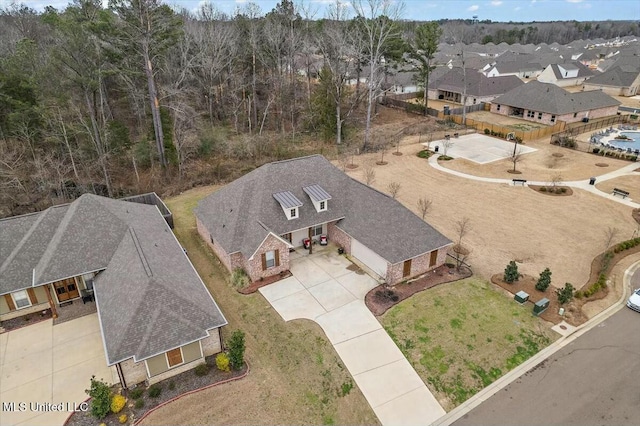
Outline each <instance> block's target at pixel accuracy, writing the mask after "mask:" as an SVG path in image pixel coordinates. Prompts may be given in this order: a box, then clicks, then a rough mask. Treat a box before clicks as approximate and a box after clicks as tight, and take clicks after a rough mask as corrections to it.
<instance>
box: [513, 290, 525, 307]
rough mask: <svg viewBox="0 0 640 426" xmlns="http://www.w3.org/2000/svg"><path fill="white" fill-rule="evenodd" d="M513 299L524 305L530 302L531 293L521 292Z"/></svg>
mask: <svg viewBox="0 0 640 426" xmlns="http://www.w3.org/2000/svg"><path fill="white" fill-rule="evenodd" d="M513 299H514V300H515V301H516V302H518V303H519V304H521V305H522V304H523V303H525V302H526V301H527V300H529V293H527V292H524V291H519V292H517V293H516V295H515V296H514V297H513Z"/></svg>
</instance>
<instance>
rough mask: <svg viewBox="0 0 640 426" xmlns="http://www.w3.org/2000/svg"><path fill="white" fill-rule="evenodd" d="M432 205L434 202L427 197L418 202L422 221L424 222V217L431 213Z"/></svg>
mask: <svg viewBox="0 0 640 426" xmlns="http://www.w3.org/2000/svg"><path fill="white" fill-rule="evenodd" d="M431 204H433V201H432V200H430V199H428V198H427V197H423V198H420V199H419V200H418V210H420V214H421V215H422V220H424V217H425V216H426V215H427V213H429V210H430V209H431Z"/></svg>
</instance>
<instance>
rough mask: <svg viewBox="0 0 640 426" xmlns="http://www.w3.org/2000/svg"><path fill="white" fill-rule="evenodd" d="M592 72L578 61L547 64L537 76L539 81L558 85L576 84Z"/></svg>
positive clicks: (582, 81) (592, 73)
mask: <svg viewBox="0 0 640 426" xmlns="http://www.w3.org/2000/svg"><path fill="white" fill-rule="evenodd" d="M593 75H594V72H593V71H591V70H590V69H589V68H588V67H586V66H584V65H582V64H581V63H580V62H577V61H574V62H566V63H562V64H549V65H548V66H547V67H546V68H545V69H544V71H542V72H541V73H540V75H539V76H538V81H539V82H541V83H551V84H555V85H556V86H560V87H567V86H578V85H580V84H582V83H584V81H585V80H586V79H587V78H589V77H592V76H593Z"/></svg>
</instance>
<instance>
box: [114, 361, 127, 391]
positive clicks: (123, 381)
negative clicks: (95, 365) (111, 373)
mask: <svg viewBox="0 0 640 426" xmlns="http://www.w3.org/2000/svg"><path fill="white" fill-rule="evenodd" d="M116 371H117V372H118V378H119V379H120V384H122V387H123V388H124V389H127V382H126V380H125V379H124V373H123V372H122V367H121V366H120V363H117V364H116Z"/></svg>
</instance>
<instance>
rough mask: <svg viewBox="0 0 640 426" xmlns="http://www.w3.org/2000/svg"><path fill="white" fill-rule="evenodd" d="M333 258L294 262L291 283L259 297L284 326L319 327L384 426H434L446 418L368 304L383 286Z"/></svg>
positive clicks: (286, 281)
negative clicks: (305, 323) (302, 321)
mask: <svg viewBox="0 0 640 426" xmlns="http://www.w3.org/2000/svg"><path fill="white" fill-rule="evenodd" d="M350 265H351V263H350V262H349V261H348V260H347V259H345V258H344V257H342V256H338V255H336V254H333V253H321V254H320V253H319V254H314V255H310V256H306V257H302V258H299V259H296V260H294V261H292V265H291V272H292V274H293V276H292V277H289V278H286V279H284V280H282V281H279V282H277V283H274V284H271V285H268V286H266V287H262V288H261V289H260V293H262V295H263V296H264V297H265V298H266V299H267V301H269V303H271V305H272V306H273V307H274V309H275V310H276V311H277V312H278V313H279V314H280V316H281V317H282V318H283V319H284V320H285V321H291V320H293V319H299V318H306V319H311V320H313V321H315V322H316V323H318V324H319V325H320V326H321V327H322V329H323V330H324V332H325V334H326V335H327V337H328V338H329V341H330V342H331V344H332V345H333V347H334V348H335V349H336V352H338V355H339V356H340V358H341V359H342V362H343V363H344V365H345V366H346V367H347V369H348V370H349V372H350V373H351V375H352V376H353V378H354V380H355V382H356V384H357V385H358V387H359V388H360V390H361V391H362V393H363V394H364V396H365V398H366V399H367V401H368V402H369V404H370V405H371V408H372V409H373V411H374V412H375V413H376V415H377V416H378V419H379V420H380V422H381V423H382V424H383V425H425V424H431V423H432V422H433V421H435V420H436V419H438V418H440V417H441V416H443V415H444V414H445V411H444V409H443V408H442V407H441V406H440V404H439V403H438V401H437V400H436V399H435V398H434V396H433V395H432V394H431V392H430V391H429V389H428V388H427V387H426V386H425V384H424V382H423V381H422V380H421V379H420V376H418V374H417V373H416V372H415V370H414V369H413V367H411V364H409V362H408V361H407V359H406V358H405V357H404V355H403V354H402V352H401V351H400V349H398V347H397V346H396V344H395V343H394V342H393V340H392V339H391V338H390V337H389V335H388V334H387V333H386V331H385V330H384V329H383V328H382V326H381V325H380V323H379V322H378V320H377V319H376V317H375V316H374V315H373V314H372V313H371V312H370V311H369V309H368V308H367V307H366V305H365V303H364V296H365V295H366V294H367V292H368V291H369V290H371V289H372V288H374V287H376V286H377V285H378V283H377V282H376V281H375V280H374V279H373V278H371V277H369V276H368V275H366V274H363V273H361V272H360V273H359V272H355V271H352V270H349V269H347V268H348V267H349V266H350Z"/></svg>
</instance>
